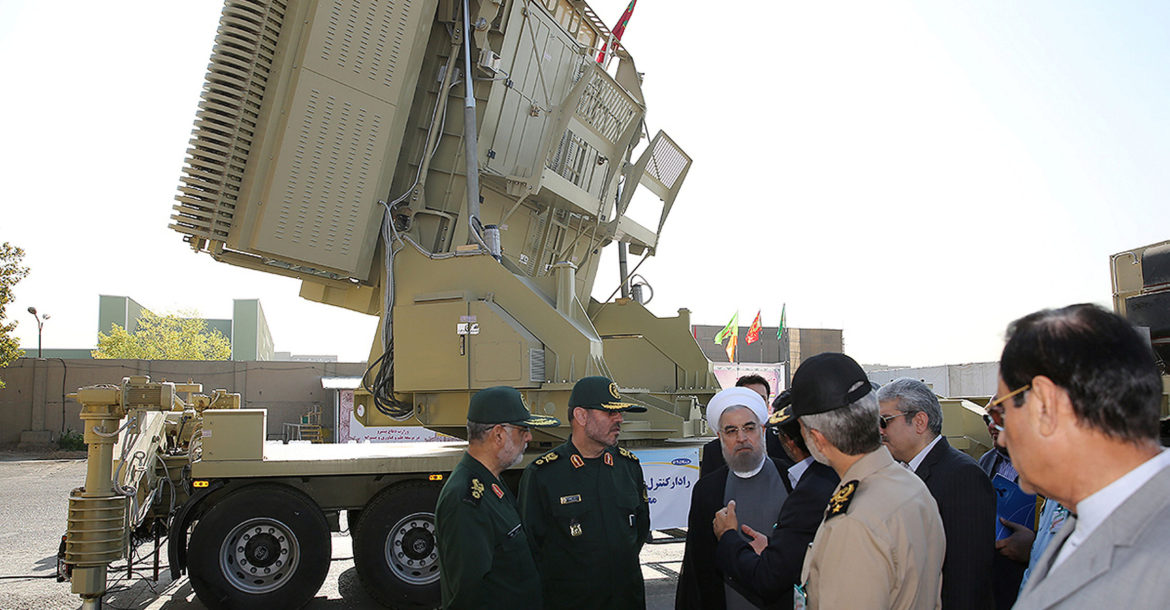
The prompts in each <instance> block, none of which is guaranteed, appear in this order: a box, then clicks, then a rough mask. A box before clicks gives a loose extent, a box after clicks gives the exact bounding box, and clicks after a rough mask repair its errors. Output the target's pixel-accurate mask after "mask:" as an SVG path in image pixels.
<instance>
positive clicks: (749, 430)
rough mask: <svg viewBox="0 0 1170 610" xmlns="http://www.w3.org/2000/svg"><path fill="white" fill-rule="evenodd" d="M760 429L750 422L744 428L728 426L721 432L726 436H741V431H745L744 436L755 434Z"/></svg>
mask: <svg viewBox="0 0 1170 610" xmlns="http://www.w3.org/2000/svg"><path fill="white" fill-rule="evenodd" d="M758 429H759V425H757V424H755V423H753V422H748V423H746V424H744V425H742V426H727V427H726V428H724V429H722V430H720V432H722V433H723V434H724V436H739V431H740V430H743V433H744V434H755V433H756V430H758Z"/></svg>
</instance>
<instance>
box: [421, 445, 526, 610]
mask: <svg viewBox="0 0 1170 610" xmlns="http://www.w3.org/2000/svg"><path fill="white" fill-rule="evenodd" d="M435 533H436V535H437V538H438V541H437V544H438V547H439V573H440V575H441V579H440V583H441V584H440V588H441V589H442V594H443V608H475V609H478V608H501V609H504V608H507V609H514V608H539V607H540V605H541V601H540V600H541V592H540V575H539V574H538V573H537V570H536V563H535V562H534V561H533V559H532V550H531V548H530V547H529V542H528V537H527V536H526V535H525V531H524V527H523V526H522V525H521V522H520V513H519V512H518V511H517V510H516V499H515V497H514V496H513V495H512V492H510V491H508V488H507V487H506V486H505V485H504V484H503V483H502V482H500V481H499V480H498V479H497V478H496V477H495V475H493V474H492V473H491V471H489V470H488V469H487V468H486V467H484V465H483V464H481V463H479V461H478V460H476V459H475V458H473V457H471V456H470V455H468V454H464V455H463V459H462V460H460V462H459V465H457V466H456V467H455V470H453V471H451V477H450V478H448V479H447V482H446V484H444V485H443V489H442V491H440V492H439V502H438V505H437V507H436V509H435Z"/></svg>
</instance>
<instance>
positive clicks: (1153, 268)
mask: <svg viewBox="0 0 1170 610" xmlns="http://www.w3.org/2000/svg"><path fill="white" fill-rule="evenodd" d="M1109 275H1110V277H1111V278H1112V279H1113V310H1114V311H1116V312H1117V313H1118V314H1120V315H1122V316H1124V317H1125V319H1127V320H1129V321H1130V322H1131V323H1133V324H1134V325H1135V326H1137V327H1139V328H1143V329H1147V330H1148V332H1149V334H1150V344H1151V345H1152V346H1153V348H1154V355H1155V357H1156V359H1157V361H1158V366H1159V367H1161V370H1162V417H1163V418H1166V417H1168V416H1170V406H1168V403H1167V397H1168V395H1170V376H1167V375H1166V363H1167V362H1170V241H1163V242H1158V243H1156V244H1150V245H1148V246H1143V247H1141V248H1134V249H1132V250H1126V251H1124V252H1118V253H1117V254H1114V255H1113V256H1110V257H1109ZM1167 428H1168V426H1167V422H1166V421H1165V420H1163V423H1162V430H1163V434H1162V436H1163V437H1164V439H1163V440H1164V441H1165V437H1166V436H1167V433H1166V431H1167Z"/></svg>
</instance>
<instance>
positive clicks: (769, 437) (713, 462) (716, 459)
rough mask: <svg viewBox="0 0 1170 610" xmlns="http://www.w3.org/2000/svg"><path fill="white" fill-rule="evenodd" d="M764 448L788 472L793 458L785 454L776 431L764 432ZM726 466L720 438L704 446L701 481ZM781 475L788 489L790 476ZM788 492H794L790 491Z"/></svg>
mask: <svg viewBox="0 0 1170 610" xmlns="http://www.w3.org/2000/svg"><path fill="white" fill-rule="evenodd" d="M764 447H765V448H766V449H767V451H768V457H770V458H772V459H773V460H774V461H776V462H779V463H780V465H781V466H783V467H784V470H788V469H789V468H790V467H791V466H792V464H793V462H792V458H790V457H788V454H787V453H784V447H783V446H782V445H781V444H780V437H779V436H777V435H776V430H775V429H773V428H768V429H766V430H764ZM726 465H727V462H726V461H724V460H723V450H722V449H720V448H719V439H718V438H716V439H715V440H713V441H711V442H709V443H707V444H706V445H703V453H702V457H701V458H700V459H699V478H700V479H701V478H703V477H705V476H707V475H709V474H711V473H712V472H715V471H716V470H719V468H720V467H721V466H726ZM781 474H783V475H784V476H783V477H782V478H783V479H784V488H785V489H788V487H789V484H788V475H787V474H786V473H785V472H783V471H782V472H781ZM788 491H792V490H791V489H788Z"/></svg>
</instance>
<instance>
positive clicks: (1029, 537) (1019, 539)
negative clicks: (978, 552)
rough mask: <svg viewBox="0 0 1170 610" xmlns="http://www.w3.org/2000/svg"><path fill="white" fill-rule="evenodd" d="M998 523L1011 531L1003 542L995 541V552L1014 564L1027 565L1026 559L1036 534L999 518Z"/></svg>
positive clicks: (1030, 551)
mask: <svg viewBox="0 0 1170 610" xmlns="http://www.w3.org/2000/svg"><path fill="white" fill-rule="evenodd" d="M999 522H1000V523H1002V524H1003V525H1004V527H1006V528H1008V529H1010V530H1012V534H1011V535H1010V536H1008V537H1007V538H1004V539H1003V540H996V541H995V550H997V551H999V554H1000V555H1003V556H1004V557H1007V558H1008V559H1011V560H1012V561H1014V562H1016V563H1022V564H1024V565H1028V559H1029V557H1030V556H1031V554H1032V542H1034V541H1035V540H1036V532H1033V531H1032V530H1030V529H1028V528H1027V527H1025V526H1023V525H1020V524H1019V523H1015V522H1012V521H1008V520H1007V519H1004V518H1003V517H1000V518H999Z"/></svg>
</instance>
